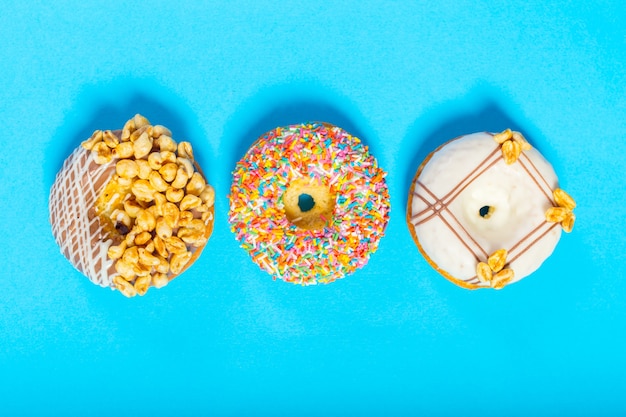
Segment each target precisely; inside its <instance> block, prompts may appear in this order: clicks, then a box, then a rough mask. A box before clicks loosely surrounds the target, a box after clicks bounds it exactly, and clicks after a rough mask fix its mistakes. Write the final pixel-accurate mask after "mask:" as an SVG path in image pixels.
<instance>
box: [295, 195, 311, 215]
mask: <svg viewBox="0 0 626 417" xmlns="http://www.w3.org/2000/svg"><path fill="white" fill-rule="evenodd" d="M298 207H299V208H300V211H302V212H303V213H305V212H307V211H309V210H311V209H312V208H313V207H315V200H313V197H311V196H310V195H308V194H300V195H299V196H298Z"/></svg>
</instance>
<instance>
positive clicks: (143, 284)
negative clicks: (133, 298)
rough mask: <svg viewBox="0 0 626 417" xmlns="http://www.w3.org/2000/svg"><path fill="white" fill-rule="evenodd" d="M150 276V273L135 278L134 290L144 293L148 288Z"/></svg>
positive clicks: (140, 293)
mask: <svg viewBox="0 0 626 417" xmlns="http://www.w3.org/2000/svg"><path fill="white" fill-rule="evenodd" d="M151 281H152V278H151V277H150V275H144V276H142V277H139V278H137V279H136V280H135V290H136V291H137V294H139V295H146V293H147V292H148V289H149V288H150V282H151Z"/></svg>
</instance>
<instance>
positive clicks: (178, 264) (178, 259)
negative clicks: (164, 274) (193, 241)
mask: <svg viewBox="0 0 626 417" xmlns="http://www.w3.org/2000/svg"><path fill="white" fill-rule="evenodd" d="M191 256H192V253H191V252H188V251H185V252H180V253H175V254H173V255H172V258H171V259H170V271H172V274H174V275H178V274H180V273H181V272H183V269H185V266H187V263H188V262H189V261H190V260H191Z"/></svg>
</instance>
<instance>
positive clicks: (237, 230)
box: [229, 123, 390, 285]
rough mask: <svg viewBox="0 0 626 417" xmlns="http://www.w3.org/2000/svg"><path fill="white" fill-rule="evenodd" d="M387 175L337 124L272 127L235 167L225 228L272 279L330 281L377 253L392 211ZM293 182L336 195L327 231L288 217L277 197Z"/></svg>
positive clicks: (356, 140)
mask: <svg viewBox="0 0 626 417" xmlns="http://www.w3.org/2000/svg"><path fill="white" fill-rule="evenodd" d="M386 175H387V174H386V173H385V172H384V171H383V170H382V169H381V168H379V167H378V164H377V162H376V159H375V158H374V157H373V156H372V155H370V153H369V151H368V149H367V146H364V145H363V144H362V143H361V141H360V140H359V139H358V138H356V137H354V136H351V135H350V134H348V133H347V132H345V131H344V130H342V129H340V128H338V127H336V126H331V125H328V124H322V123H307V124H301V125H293V126H289V127H284V128H276V129H274V130H272V131H270V132H268V133H266V134H265V135H263V136H262V137H261V138H259V140H258V141H257V142H256V143H255V144H254V145H253V146H252V147H251V148H250V149H249V150H248V152H247V153H246V155H245V156H244V157H243V159H242V160H241V161H239V162H238V163H237V166H236V167H235V170H234V172H233V183H232V186H231V190H230V216H229V221H230V224H231V230H232V231H233V233H234V234H235V236H236V238H237V240H238V241H239V242H240V243H241V247H242V248H244V249H245V250H246V251H247V252H248V253H249V254H250V256H251V257H252V260H253V261H254V262H255V263H256V264H257V265H259V266H260V267H261V269H263V270H265V271H267V272H268V273H270V274H271V275H272V276H273V277H274V279H277V278H278V279H282V280H284V281H286V282H291V283H295V284H302V285H311V284H316V283H318V282H320V283H329V282H333V281H335V280H336V279H340V278H343V277H344V276H345V275H347V274H350V273H352V272H354V271H355V270H356V269H358V268H362V267H363V266H365V264H367V261H368V259H369V257H370V255H371V254H372V253H374V252H375V251H376V249H377V248H378V243H379V241H380V239H381V237H382V236H383V234H384V231H385V227H386V225H387V222H388V220H389V211H390V204H389V191H388V189H387V184H386V182H385V176H386ZM297 178H313V179H315V180H316V181H317V182H318V183H320V184H324V185H327V186H328V187H329V189H330V191H331V195H335V196H336V202H335V209H334V212H333V219H331V221H330V222H328V224H327V226H326V227H325V228H323V229H321V230H305V229H301V228H299V227H297V226H295V225H294V224H293V223H291V222H290V221H289V220H288V219H287V216H286V215H285V210H284V203H283V194H284V193H285V190H286V189H287V186H288V185H289V183H290V182H291V181H292V180H294V179H297Z"/></svg>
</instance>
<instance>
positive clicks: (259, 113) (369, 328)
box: [0, 0, 626, 416]
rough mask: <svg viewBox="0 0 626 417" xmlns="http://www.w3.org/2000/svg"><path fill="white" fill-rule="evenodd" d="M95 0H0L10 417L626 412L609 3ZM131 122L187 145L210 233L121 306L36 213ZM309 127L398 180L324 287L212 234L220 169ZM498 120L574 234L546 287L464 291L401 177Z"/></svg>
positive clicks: (620, 125) (621, 83) (623, 75)
mask: <svg viewBox="0 0 626 417" xmlns="http://www.w3.org/2000/svg"><path fill="white" fill-rule="evenodd" d="M88 3H89V2H79V1H76V2H72V1H54V2H38V1H25V2H3V3H2V5H0V39H1V41H0V103H1V104H0V121H1V122H2V123H1V124H2V133H1V137H2V142H1V143H2V148H3V149H2V151H1V152H0V167H1V170H0V184H2V195H3V197H2V202H1V203H0V213H2V221H1V223H0V227H1V229H0V232H1V233H0V235H1V236H2V237H3V239H4V243H3V245H2V249H0V261H2V265H3V268H2V272H0V274H1V279H0V415H64V416H67V415H81V416H85V415H150V416H160V415H233V416H235V415H269V414H271V415H311V416H316V415H327V416H328V415H352V414H354V415H381V414H385V415H441V416H447V415H467V416H477V415H483V416H484V415H504V414H506V415H520V416H521V415H523V416H525V415H531V414H532V415H568V416H573V415H590V414H592V413H593V414H595V415H619V414H621V415H624V414H625V413H626V398H625V396H624V394H625V393H626V318H625V315H626V281H625V280H624V276H625V274H626V268H625V260H626V257H625V255H624V253H625V250H626V243H625V239H624V237H623V233H624V232H623V231H624V227H625V226H626V221H625V220H624V207H626V198H625V196H624V195H625V193H624V182H625V181H624V173H625V168H624V161H625V155H626V145H625V140H624V139H625V130H626V129H625V128H626V123H625V120H626V99H625V97H626V70H625V65H626V30H625V29H624V24H623V22H624V18H626V6H625V5H624V4H625V3H624V2H622V1H597V2H586V3H585V4H583V3H582V2H580V3H579V2H575V1H573V2H560V3H561V4H545V3H544V2H543V1H534V0H533V1H526V2H521V3H523V4H522V5H520V6H507V5H504V4H502V3H503V2H496V1H494V2H483V1H474V0H458V1H441V2H433V4H432V5H426V4H425V2H424V3H422V2H413V1H404V2H369V1H359V2H357V1H346V2H335V1H316V2H296V1H294V2H263V1H237V0H234V1H227V2H192V1H190V2H185V3H184V4H178V2H171V1H160V2H135V3H133V4H131V3H129V2H122V1H113V0H111V1H107V2H106V5H105V2H102V5H100V6H94V5H89V4H88ZM273 3H285V4H281V5H275V4H273ZM435 3H436V4H435ZM555 3H559V2H555ZM135 113H142V114H144V115H145V116H147V117H148V118H149V120H150V121H151V122H153V123H158V124H164V125H166V126H168V127H170V128H171V129H172V130H173V132H174V137H175V138H177V139H187V140H190V141H191V142H192V143H193V144H194V147H195V150H196V154H197V156H198V159H199V161H200V163H201V165H202V167H203V169H204V172H205V173H206V174H207V176H208V178H209V180H210V182H211V183H212V184H213V185H214V186H215V188H216V191H217V201H216V213H217V219H216V223H215V232H214V234H213V236H212V238H211V240H210V241H209V243H208V245H207V247H206V249H205V252H204V253H203V255H202V256H201V258H200V259H199V260H198V261H197V262H196V263H195V264H194V265H193V267H192V268H191V269H189V270H188V272H186V273H185V274H184V275H183V276H182V277H180V278H179V279H177V280H176V281H174V282H173V283H172V284H171V285H169V286H168V287H167V288H166V289H164V290H152V291H150V292H149V293H148V295H147V296H145V297H143V298H139V297H137V298H135V299H131V300H128V299H125V298H124V297H122V296H120V294H119V293H117V292H112V291H109V290H106V289H101V288H99V287H97V286H95V285H93V284H91V283H90V282H89V281H88V280H87V279H86V278H84V277H83V276H82V275H80V274H79V273H78V272H76V271H75V270H74V269H73V268H72V266H71V265H70V264H69V263H68V262H67V261H66V260H65V259H64V258H63V256H62V255H61V254H60V253H59V249H58V247H57V245H56V244H55V242H54V239H53V237H52V234H51V231H50V226H49V224H48V210H47V204H48V193H49V189H50V186H51V185H52V181H53V179H54V175H55V173H56V171H57V170H58V169H59V168H60V166H61V164H62V161H63V159H64V158H65V157H66V156H67V155H68V154H69V153H70V151H71V150H72V149H73V148H74V147H76V146H78V144H79V143H80V142H81V140H83V139H85V138H87V137H88V136H89V135H90V134H91V132H92V131H93V130H95V129H106V128H119V127H121V126H122V125H123V123H124V122H125V121H126V120H127V119H128V118H130V117H131V116H133V115H134V114H135ZM306 120H325V121H329V122H334V123H337V124H339V125H341V126H343V127H344V128H346V129H348V130H349V131H351V132H352V133H354V134H356V135H358V136H360V137H361V138H362V139H363V140H364V141H365V143H366V144H368V145H369V146H370V148H371V150H372V152H373V153H374V155H375V156H376V157H377V158H378V160H379V163H380V165H381V166H382V167H384V168H385V169H386V170H387V171H388V172H389V176H388V181H389V187H390V192H391V200H392V201H391V202H392V214H391V220H390V223H389V226H388V228H387V233H386V236H385V237H384V239H383V240H382V241H381V244H380V248H379V250H378V252H377V253H375V254H374V255H373V256H372V258H371V260H370V262H369V264H368V265H367V266H366V267H365V268H364V269H362V270H360V271H358V272H357V273H355V274H353V275H352V276H349V277H348V278H346V279H344V280H341V281H338V282H335V283H333V284H331V285H327V286H316V287H299V286H293V285H289V284H286V283H283V282H281V281H276V282H275V281H272V279H271V278H270V276H269V275H267V274H265V273H263V272H261V271H260V269H259V268H258V267H257V266H256V265H254V264H253V263H252V261H251V260H250V259H249V257H248V255H247V254H246V253H245V252H244V251H243V250H241V249H240V248H239V247H238V243H237V242H236V241H235V239H234V236H233V235H232V234H231V232H230V230H229V225H228V221H227V211H228V198H227V194H228V189H229V186H230V172H231V170H232V169H233V168H234V165H235V162H236V161H237V160H238V159H239V158H240V157H241V156H242V155H243V153H244V152H245V150H246V149H247V147H248V146H249V145H250V144H251V143H252V142H253V141H254V140H255V138H256V137H257V136H258V135H259V134H261V133H263V132H265V131H266V130H269V129H271V128H273V127H275V126H278V125H282V124H285V123H295V122H302V121H306ZM506 127H512V128H515V129H518V130H521V131H522V132H524V133H525V135H526V136H527V138H528V139H529V141H530V142H531V143H532V144H533V145H534V146H535V147H537V148H538V149H539V150H540V151H541V152H542V153H543V154H544V155H545V156H546V157H547V158H548V159H549V160H550V161H551V162H552V164H553V165H554V168H555V170H556V172H557V174H558V175H559V178H560V181H561V186H562V187H563V188H564V189H565V190H567V191H568V192H569V193H571V194H572V195H573V196H574V197H575V198H576V200H577V203H578V208H577V209H576V211H575V212H576V214H577V217H578V221H577V224H576V227H575V228H574V232H573V233H572V234H569V235H566V234H564V235H563V236H562V238H561V241H560V243H559V245H558V246H557V248H556V251H555V253H554V254H553V256H552V257H550V258H549V259H548V260H547V261H546V262H545V263H544V265H543V266H542V267H541V269H540V270H539V271H538V272H536V273H535V274H533V275H532V276H530V277H528V278H526V279H525V280H523V281H522V282H520V283H518V284H515V285H513V286H511V287H507V288H505V289H504V290H503V291H501V292H494V291H475V292H472V291H468V290H464V289H461V288H458V287H456V286H454V285H453V284H451V283H449V282H448V281H446V280H445V279H444V278H442V277H441V276H439V275H438V274H437V273H436V272H435V271H433V270H432V269H431V268H430V267H429V266H428V264H427V263H426V261H425V260H424V259H423V258H422V256H421V255H420V254H419V252H418V250H417V248H416V247H415V245H414V244H413V241H412V240H411V237H410V235H409V233H408V229H407V226H406V223H405V219H404V216H405V210H406V200H407V193H408V187H409V182H410V180H411V178H412V177H413V175H414V173H415V170H416V169H417V167H418V165H419V163H420V162H421V160H422V158H423V157H424V156H426V154H428V153H429V152H430V151H431V150H433V149H434V148H435V147H436V146H437V145H439V144H441V143H443V142H444V141H446V140H448V139H451V138H453V137H454V136H456V135H459V134H463V133H471V132H474V131H481V130H492V131H498V130H502V129H504V128H506Z"/></svg>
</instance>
